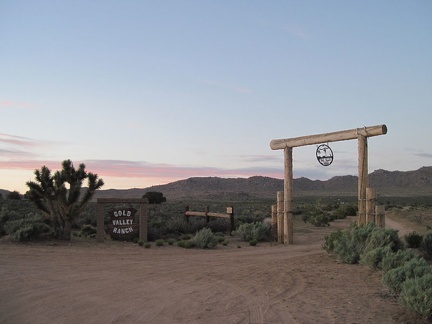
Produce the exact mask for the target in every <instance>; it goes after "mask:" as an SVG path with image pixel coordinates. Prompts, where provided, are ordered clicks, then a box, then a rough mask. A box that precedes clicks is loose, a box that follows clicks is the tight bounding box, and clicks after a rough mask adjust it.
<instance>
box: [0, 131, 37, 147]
mask: <svg viewBox="0 0 432 324" xmlns="http://www.w3.org/2000/svg"><path fill="white" fill-rule="evenodd" d="M0 143H6V144H11V145H18V146H24V147H34V146H39V145H41V144H40V142H37V141H35V140H32V139H30V138H26V137H21V136H15V135H9V134H3V133H0Z"/></svg>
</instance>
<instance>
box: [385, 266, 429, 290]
mask: <svg viewBox="0 0 432 324" xmlns="http://www.w3.org/2000/svg"><path fill="white" fill-rule="evenodd" d="M426 274H432V269H431V267H430V266H429V265H428V263H427V262H426V261H425V259H423V258H414V259H411V260H409V261H408V262H406V263H405V264H404V265H402V266H400V267H397V268H394V269H391V270H389V271H387V272H386V273H385V274H384V276H383V282H384V284H385V285H386V286H388V287H389V288H390V290H391V291H393V292H395V293H399V292H400V291H401V288H402V284H403V283H404V282H405V281H406V280H408V279H413V278H419V277H422V276H424V275H426Z"/></svg>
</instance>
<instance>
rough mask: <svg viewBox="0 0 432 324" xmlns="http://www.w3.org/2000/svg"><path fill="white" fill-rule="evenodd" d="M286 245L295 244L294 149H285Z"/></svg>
mask: <svg viewBox="0 0 432 324" xmlns="http://www.w3.org/2000/svg"><path fill="white" fill-rule="evenodd" d="M284 160H285V163H284V169H285V170H284V173H285V176H284V188H285V189H284V244H293V243H294V241H293V237H294V235H293V206H292V205H293V158H292V147H285V149H284Z"/></svg>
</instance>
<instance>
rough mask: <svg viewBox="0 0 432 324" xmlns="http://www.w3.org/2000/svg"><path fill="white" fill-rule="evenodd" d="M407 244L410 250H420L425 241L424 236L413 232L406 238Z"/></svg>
mask: <svg viewBox="0 0 432 324" xmlns="http://www.w3.org/2000/svg"><path fill="white" fill-rule="evenodd" d="M404 239H405V242H406V243H407V245H408V247H409V248H413V249H418V248H419V247H420V246H421V244H422V241H423V235H420V234H417V233H416V232H411V233H409V234H407V235H405V236H404Z"/></svg>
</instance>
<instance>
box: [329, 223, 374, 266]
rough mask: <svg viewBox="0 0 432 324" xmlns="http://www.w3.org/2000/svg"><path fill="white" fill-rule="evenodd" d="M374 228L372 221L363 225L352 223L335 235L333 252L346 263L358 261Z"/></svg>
mask: <svg viewBox="0 0 432 324" xmlns="http://www.w3.org/2000/svg"><path fill="white" fill-rule="evenodd" d="M374 229H375V225H374V224H372V223H369V224H367V225H361V226H357V225H355V224H352V225H351V226H350V227H349V228H347V229H344V230H342V231H341V233H340V234H338V235H337V237H334V241H333V242H332V244H333V250H332V253H333V254H334V255H336V257H337V258H338V259H339V260H341V261H342V262H344V263H357V262H358V261H359V260H360V255H361V254H362V253H363V251H364V249H365V246H366V244H367V241H368V238H369V236H370V235H371V233H372V231H373V230H374Z"/></svg>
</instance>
